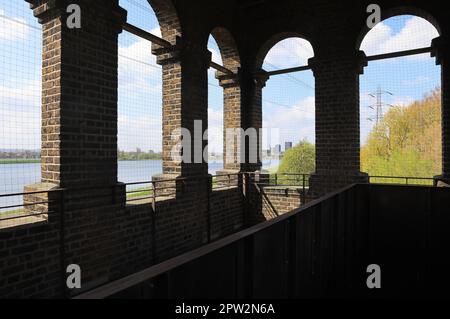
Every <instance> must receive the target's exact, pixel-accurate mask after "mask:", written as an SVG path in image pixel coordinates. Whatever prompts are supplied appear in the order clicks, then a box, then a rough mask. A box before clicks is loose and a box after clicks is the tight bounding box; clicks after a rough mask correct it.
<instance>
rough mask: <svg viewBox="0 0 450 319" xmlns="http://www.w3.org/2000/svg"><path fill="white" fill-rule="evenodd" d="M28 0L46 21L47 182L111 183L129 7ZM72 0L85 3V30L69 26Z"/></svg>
mask: <svg viewBox="0 0 450 319" xmlns="http://www.w3.org/2000/svg"><path fill="white" fill-rule="evenodd" d="M27 1H28V2H29V3H30V6H31V8H32V9H33V11H34V15H35V16H36V17H37V18H38V19H39V22H40V23H42V26H43V69H42V183H43V185H46V187H48V188H49V189H51V188H52V186H53V187H54V186H61V187H65V188H74V187H87V186H101V187H108V188H109V187H113V186H115V185H116V184H117V83H118V81H117V66H118V61H117V60H118V59H117V53H118V35H119V33H120V32H121V30H122V27H121V25H122V22H123V21H125V19H126V11H124V10H123V9H121V8H120V7H119V5H118V0H113V1H111V0H98V1H87V0H77V1H50V0H27ZM71 3H74V4H78V5H79V6H80V7H81V28H80V29H69V28H68V27H67V25H66V20H67V18H68V14H67V13H66V10H67V6H68V5H69V4H71ZM43 185H37V187H36V188H37V189H40V190H41V189H42V186H43ZM31 189H32V187H27V190H31Z"/></svg>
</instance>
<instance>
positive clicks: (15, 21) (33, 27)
mask: <svg viewBox="0 0 450 319" xmlns="http://www.w3.org/2000/svg"><path fill="white" fill-rule="evenodd" d="M0 18H1V19H4V20H8V21H10V22H14V23H17V24H20V25H23V26H25V27H28V28H30V29H35V30H38V31H41V28H40V27H35V26H33V25H31V24H28V23H26V22H22V21H19V20H16V19H13V18H10V17H7V16H5V15H3V14H0Z"/></svg>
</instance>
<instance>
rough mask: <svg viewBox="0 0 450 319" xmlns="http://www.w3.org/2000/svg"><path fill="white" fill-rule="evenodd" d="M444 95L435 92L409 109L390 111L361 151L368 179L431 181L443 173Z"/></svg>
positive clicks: (401, 108)
mask: <svg viewBox="0 0 450 319" xmlns="http://www.w3.org/2000/svg"><path fill="white" fill-rule="evenodd" d="M441 141H442V137H441V94H440V89H439V88H437V89H435V90H433V91H432V92H431V93H430V94H428V95H426V96H425V97H424V98H423V99H422V100H420V101H415V102H413V103H411V104H410V105H408V106H407V107H400V106H397V107H394V108H392V109H390V110H389V111H388V112H387V113H386V115H385V116H384V118H383V119H382V121H381V122H380V123H379V124H377V125H376V126H375V127H374V129H373V130H372V132H371V133H370V134H369V137H368V140H367V143H366V145H364V146H363V147H362V149H361V167H362V170H363V171H364V172H367V173H369V175H372V176H375V175H378V176H380V175H383V176H413V177H432V176H434V175H439V174H440V173H441V170H442V162H441V151H442V143H441Z"/></svg>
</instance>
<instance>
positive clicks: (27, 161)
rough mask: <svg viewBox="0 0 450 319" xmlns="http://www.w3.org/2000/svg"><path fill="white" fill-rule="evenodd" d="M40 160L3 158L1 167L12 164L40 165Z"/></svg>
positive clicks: (0, 163) (0, 161) (0, 160)
mask: <svg viewBox="0 0 450 319" xmlns="http://www.w3.org/2000/svg"><path fill="white" fill-rule="evenodd" d="M40 162H41V160H40V159H7V158H1V159H0V165H2V164H3V165H10V164H37V163H40Z"/></svg>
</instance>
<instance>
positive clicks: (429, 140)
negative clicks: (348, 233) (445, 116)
mask: <svg viewBox="0 0 450 319" xmlns="http://www.w3.org/2000/svg"><path fill="white" fill-rule="evenodd" d="M436 36H438V34H437V31H436V30H435V28H434V27H433V26H432V25H431V24H430V23H428V22H427V21H425V20H423V19H421V18H417V17H413V16H400V17H395V18H391V19H388V20H386V21H385V22H383V23H381V24H380V25H378V26H376V27H375V28H374V29H373V30H372V31H370V32H369V33H368V35H367V37H366V38H367V39H365V40H364V42H363V44H362V49H363V50H364V51H365V52H366V54H367V55H371V54H378V53H390V52H397V51H401V50H409V49H417V48H423V47H429V46H430V44H431V40H432V39H433V38H435V37H436ZM435 62H436V61H435V59H434V58H431V57H430V54H420V55H411V56H406V57H400V58H393V59H385V60H379V61H373V62H370V63H369V65H368V66H367V67H366V68H365V69H364V74H363V75H362V76H361V78H360V110H361V111H360V114H361V118H360V125H361V170H362V171H364V172H367V173H368V174H369V175H371V176H383V177H384V176H398V177H428V178H432V177H433V176H436V175H439V174H441V171H442V160H441V157H442V143H441V140H442V137H441V92H440V86H441V70H440V67H439V66H436V63H435ZM372 182H383V183H409V184H431V183H432V180H421V179H416V180H414V179H409V180H406V179H395V178H372Z"/></svg>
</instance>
